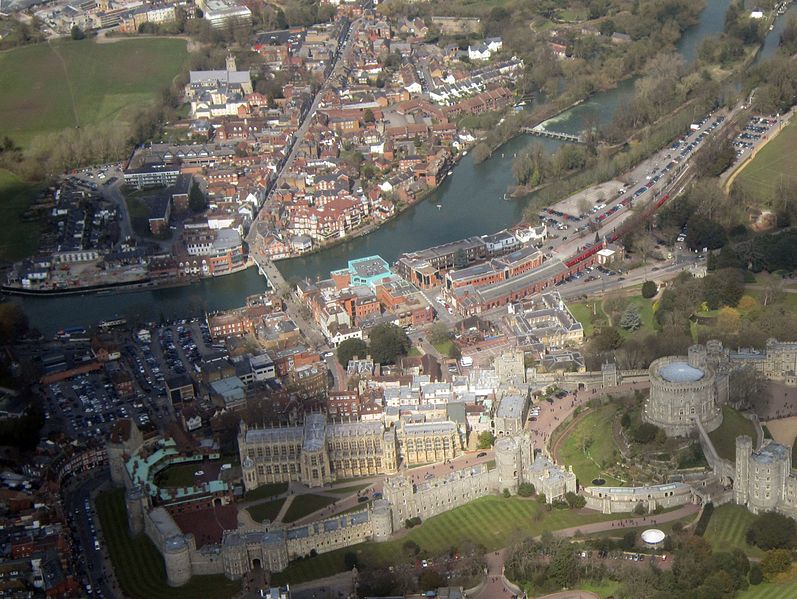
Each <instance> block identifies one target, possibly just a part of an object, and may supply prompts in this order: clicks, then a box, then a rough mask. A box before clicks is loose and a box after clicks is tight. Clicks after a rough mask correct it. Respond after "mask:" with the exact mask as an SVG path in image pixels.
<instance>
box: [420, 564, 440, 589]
mask: <svg viewBox="0 0 797 599" xmlns="http://www.w3.org/2000/svg"><path fill="white" fill-rule="evenodd" d="M418 584H419V585H420V587H421V589H422V590H424V589H426V590H429V589H433V590H437V589H438V588H439V587H441V586H444V585H445V584H446V581H445V579H444V578H443V577H442V575H441V574H440V573H439V572H438V571H437V570H435V569H433V568H426V569H425V570H424V571H423V572H422V573H421V575H420V576H419V577H418Z"/></svg>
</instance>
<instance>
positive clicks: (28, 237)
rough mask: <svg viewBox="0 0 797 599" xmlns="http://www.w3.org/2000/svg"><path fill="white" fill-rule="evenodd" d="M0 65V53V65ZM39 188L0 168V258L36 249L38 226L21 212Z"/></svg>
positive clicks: (14, 256) (0, 73)
mask: <svg viewBox="0 0 797 599" xmlns="http://www.w3.org/2000/svg"><path fill="white" fill-rule="evenodd" d="M2 64H3V63H2V54H0V65H2ZM0 69H2V67H0ZM0 78H2V72H0ZM0 113H1V109H0ZM3 120H4V119H0V121H3ZM0 127H2V125H0ZM40 190H41V187H39V186H38V185H31V184H30V183H25V182H24V181H22V180H21V179H20V178H19V177H17V176H16V175H15V174H14V173H12V172H10V171H7V170H5V169H0V216H1V217H2V218H3V222H5V223H7V225H6V227H5V231H3V235H2V238H0V261H4V260H7V261H9V262H13V261H15V260H19V259H20V258H25V257H26V256H30V255H31V254H32V253H33V252H35V251H36V247H37V245H38V242H39V231H40V230H41V225H40V223H39V222H38V221H23V220H22V214H23V213H24V212H25V210H27V209H28V206H30V203H31V201H33V200H34V199H35V197H36V195H37V194H38V193H39V191H40Z"/></svg>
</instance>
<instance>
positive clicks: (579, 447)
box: [557, 405, 622, 486]
mask: <svg viewBox="0 0 797 599" xmlns="http://www.w3.org/2000/svg"><path fill="white" fill-rule="evenodd" d="M616 411H617V410H616V408H615V407H614V406H611V405H608V406H604V407H602V408H599V409H597V410H595V411H594V412H592V413H591V414H588V415H587V416H585V417H584V419H583V420H581V421H579V422H578V423H577V424H576V426H575V428H573V429H572V430H571V431H570V433H569V434H568V435H567V438H566V439H565V440H564V442H563V443H562V446H561V449H560V450H559V455H558V456H557V461H558V462H559V463H560V464H567V465H569V466H573V472H575V474H576V477H577V478H578V482H579V484H582V485H590V484H592V479H594V478H603V479H605V480H606V484H607V485H616V486H619V485H622V482H621V481H619V480H617V479H614V478H612V477H611V476H608V475H607V474H606V473H605V472H604V471H603V468H602V465H603V464H606V463H609V462H612V461H617V457H615V451H616V450H617V446H616V445H615V442H614V436H613V435H612V433H611V431H612V422H613V421H614V415H615V413H616Z"/></svg>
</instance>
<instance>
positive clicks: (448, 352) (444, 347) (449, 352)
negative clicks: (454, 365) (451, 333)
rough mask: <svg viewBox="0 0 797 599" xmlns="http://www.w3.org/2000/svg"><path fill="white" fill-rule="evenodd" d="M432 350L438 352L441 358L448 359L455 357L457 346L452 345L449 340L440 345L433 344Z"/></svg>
mask: <svg viewBox="0 0 797 599" xmlns="http://www.w3.org/2000/svg"><path fill="white" fill-rule="evenodd" d="M434 348H435V349H436V350H437V351H439V352H440V353H441V354H442V355H443V356H448V357H449V358H453V357H456V355H457V354H456V349H457V346H456V345H454V342H453V341H451V340H450V339H449V340H448V341H443V342H442V343H435V344H434Z"/></svg>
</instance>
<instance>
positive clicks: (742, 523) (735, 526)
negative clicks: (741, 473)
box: [703, 504, 764, 557]
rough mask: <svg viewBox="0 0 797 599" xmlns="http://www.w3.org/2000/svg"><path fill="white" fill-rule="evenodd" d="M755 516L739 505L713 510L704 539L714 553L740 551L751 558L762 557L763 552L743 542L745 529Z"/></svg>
mask: <svg viewBox="0 0 797 599" xmlns="http://www.w3.org/2000/svg"><path fill="white" fill-rule="evenodd" d="M753 520H755V516H754V515H753V514H752V513H751V512H750V511H748V509H747V508H746V507H744V506H741V505H733V504H726V505H721V506H719V507H718V508H717V509H715V510H714V513H713V514H712V515H711V520H709V523H708V528H706V533H705V535H703V536H704V538H705V539H706V540H707V541H708V542H709V543H711V545H712V547H713V548H714V551H731V550H733V549H741V550H742V551H744V552H745V553H746V554H747V555H749V556H751V557H762V556H763V555H764V552H763V551H761V550H760V549H759V548H758V547H753V546H752V545H748V544H747V541H745V533H747V528H748V527H749V526H750V524H751V523H752V522H753Z"/></svg>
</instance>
